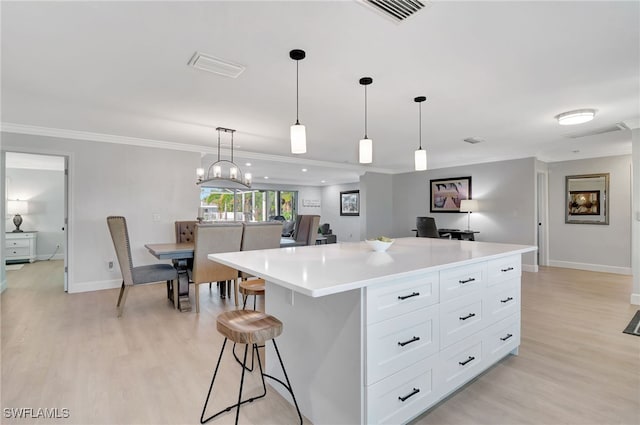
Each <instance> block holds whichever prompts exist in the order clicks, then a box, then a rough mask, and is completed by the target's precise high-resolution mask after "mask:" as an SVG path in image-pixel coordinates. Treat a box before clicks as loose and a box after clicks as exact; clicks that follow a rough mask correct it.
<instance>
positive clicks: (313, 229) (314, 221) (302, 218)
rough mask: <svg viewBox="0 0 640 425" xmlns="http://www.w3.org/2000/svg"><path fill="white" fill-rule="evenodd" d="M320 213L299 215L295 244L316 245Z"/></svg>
mask: <svg viewBox="0 0 640 425" xmlns="http://www.w3.org/2000/svg"><path fill="white" fill-rule="evenodd" d="M318 224H320V216H319V215H299V216H298V218H297V222H296V229H295V233H294V235H295V237H294V239H295V240H296V242H295V244H294V245H293V246H303V245H315V244H316V237H317V236H318Z"/></svg>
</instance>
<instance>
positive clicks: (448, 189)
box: [429, 176, 471, 213]
mask: <svg viewBox="0 0 640 425" xmlns="http://www.w3.org/2000/svg"><path fill="white" fill-rule="evenodd" d="M430 186H431V187H430V193H431V196H430V198H431V207H430V209H429V210H430V211H431V212H432V213H435V212H460V201H462V200H463V199H471V176H467V177H453V178H449V179H436V180H431V185H430Z"/></svg>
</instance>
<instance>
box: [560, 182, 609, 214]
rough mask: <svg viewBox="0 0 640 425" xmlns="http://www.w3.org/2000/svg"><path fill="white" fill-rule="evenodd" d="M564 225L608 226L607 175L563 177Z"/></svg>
mask: <svg viewBox="0 0 640 425" xmlns="http://www.w3.org/2000/svg"><path fill="white" fill-rule="evenodd" d="M565 191H566V204H565V205H566V207H565V217H564V222H565V223H571V224H605V225H606V224H609V173H602V174H582V175H578V176H566V177H565Z"/></svg>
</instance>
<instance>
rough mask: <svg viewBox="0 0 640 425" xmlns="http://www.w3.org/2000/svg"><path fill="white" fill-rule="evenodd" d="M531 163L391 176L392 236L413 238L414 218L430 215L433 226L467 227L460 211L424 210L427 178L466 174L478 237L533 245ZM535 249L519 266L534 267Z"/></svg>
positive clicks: (529, 160)
mask: <svg viewBox="0 0 640 425" xmlns="http://www.w3.org/2000/svg"><path fill="white" fill-rule="evenodd" d="M535 167H536V161H535V159H534V158H525V159H517V160H512V161H500V162H491V163H485V164H476V165H468V166H462V167H451V168H443V169H437V170H429V171H418V172H412V173H405V174H397V175H395V176H393V185H392V193H393V197H392V203H393V215H394V220H393V236H395V237H402V236H415V232H412V231H411V229H415V227H416V217H417V216H430V217H435V219H436V223H437V225H438V227H441V228H456V229H466V228H467V214H466V213H431V212H429V205H430V200H429V196H430V195H429V185H430V182H429V181H430V180H432V179H439V178H450V177H464V176H471V197H472V198H473V199H476V200H477V201H478V207H479V209H480V211H479V212H475V213H472V214H471V228H472V229H473V230H478V231H480V233H478V234H477V235H476V236H475V238H476V240H478V241H486V242H502V243H514V244H522V245H535V244H536V213H535V211H536V210H535V207H536V196H535V193H536V191H535V181H536V171H535ZM536 263H537V260H536V256H535V253H528V254H525V255H524V256H523V264H528V265H535V264H536Z"/></svg>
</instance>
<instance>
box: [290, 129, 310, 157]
mask: <svg viewBox="0 0 640 425" xmlns="http://www.w3.org/2000/svg"><path fill="white" fill-rule="evenodd" d="M291 153H307V130H306V128H305V127H304V125H302V124H299V123H298V124H294V125H292V126H291Z"/></svg>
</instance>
